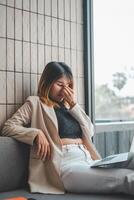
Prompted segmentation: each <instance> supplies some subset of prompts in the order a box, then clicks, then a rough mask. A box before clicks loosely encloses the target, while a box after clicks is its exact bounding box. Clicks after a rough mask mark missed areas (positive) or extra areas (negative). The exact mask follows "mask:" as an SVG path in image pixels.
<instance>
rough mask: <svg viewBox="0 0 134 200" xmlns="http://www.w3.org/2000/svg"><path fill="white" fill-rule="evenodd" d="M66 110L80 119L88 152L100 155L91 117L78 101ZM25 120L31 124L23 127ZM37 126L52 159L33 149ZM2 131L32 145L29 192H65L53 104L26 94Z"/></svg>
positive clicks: (4, 134) (60, 148)
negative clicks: (40, 157)
mask: <svg viewBox="0 0 134 200" xmlns="http://www.w3.org/2000/svg"><path fill="white" fill-rule="evenodd" d="M69 112H70V114H71V115H72V116H73V117H74V118H76V120H77V121H78V122H79V124H80V126H81V129H82V132H83V141H84V143H85V145H86V146H87V149H88V150H89V151H90V154H91V156H92V154H94V153H95V154H97V155H98V156H99V154H98V152H97V151H96V149H95V147H94V145H93V144H92V142H91V137H92V136H93V134H94V131H93V125H92V123H91V120H90V118H89V117H88V116H87V115H86V113H85V112H84V110H83V109H82V108H81V107H80V106H79V105H78V104H76V105H75V106H74V107H73V108H72V109H70V110H69ZM28 124H30V127H25V126H27V125H28ZM39 129H41V130H42V131H43V132H44V134H45V135H46V137H47V139H48V140H49V143H50V146H51V153H52V159H51V160H49V161H45V160H44V161H42V160H40V159H38V158H37V157H36V155H35V153H34V151H33V149H34V145H33V142H34V139H35V137H36V136H37V134H38V131H39ZM1 134H2V135H3V136H9V137H13V138H15V139H16V140H19V141H21V142H24V143H27V144H29V145H31V150H30V161H29V178H28V183H29V186H30V190H31V192H39V193H53V194H62V193H64V186H63V184H62V181H61V178H60V162H61V158H62V145H61V141H60V137H59V134H58V123H57V117H56V114H55V111H54V109H53V108H52V107H48V106H47V105H45V104H43V103H42V102H41V101H40V99H39V97H38V96H30V97H28V98H27V100H26V101H25V103H24V104H23V105H22V106H21V107H20V108H19V109H18V111H17V112H16V113H15V114H14V115H13V116H12V117H11V118H10V119H8V120H7V121H6V122H5V124H4V127H3V129H2V133H1ZM92 157H93V156H92Z"/></svg>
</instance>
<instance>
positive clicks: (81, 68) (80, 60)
mask: <svg viewBox="0 0 134 200" xmlns="http://www.w3.org/2000/svg"><path fill="white" fill-rule="evenodd" d="M77 68H78V77H84V62H83V52H82V51H77Z"/></svg>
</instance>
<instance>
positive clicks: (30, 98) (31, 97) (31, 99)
mask: <svg viewBox="0 0 134 200" xmlns="http://www.w3.org/2000/svg"><path fill="white" fill-rule="evenodd" d="M26 101H30V102H31V103H34V102H37V101H40V98H39V96H29V97H27V99H26Z"/></svg>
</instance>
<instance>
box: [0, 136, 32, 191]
mask: <svg viewBox="0 0 134 200" xmlns="http://www.w3.org/2000/svg"><path fill="white" fill-rule="evenodd" d="M28 157H29V146H28V145H26V144H23V143H20V142H17V141H16V140H14V139H12V138H9V137H0V192H4V191H9V190H13V189H17V188H22V187H25V186H26V183H27V174H28V160H29V159H28Z"/></svg>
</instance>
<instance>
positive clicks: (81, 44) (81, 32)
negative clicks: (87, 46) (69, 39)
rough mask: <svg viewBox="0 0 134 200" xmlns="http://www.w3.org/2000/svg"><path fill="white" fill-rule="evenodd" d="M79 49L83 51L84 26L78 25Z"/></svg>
mask: <svg viewBox="0 0 134 200" xmlns="http://www.w3.org/2000/svg"><path fill="white" fill-rule="evenodd" d="M77 49H78V50H83V25H81V24H77Z"/></svg>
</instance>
